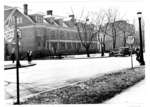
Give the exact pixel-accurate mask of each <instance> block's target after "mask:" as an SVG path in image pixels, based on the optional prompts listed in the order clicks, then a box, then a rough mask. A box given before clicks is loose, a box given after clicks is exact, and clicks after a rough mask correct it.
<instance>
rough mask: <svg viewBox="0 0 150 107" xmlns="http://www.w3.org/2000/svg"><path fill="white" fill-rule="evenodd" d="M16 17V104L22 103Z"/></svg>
mask: <svg viewBox="0 0 150 107" xmlns="http://www.w3.org/2000/svg"><path fill="white" fill-rule="evenodd" d="M14 19H15V30H14V37H15V40H16V86H17V87H16V88H17V102H16V104H20V93H19V66H20V63H19V35H18V33H17V16H14Z"/></svg>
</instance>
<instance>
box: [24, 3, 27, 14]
mask: <svg viewBox="0 0 150 107" xmlns="http://www.w3.org/2000/svg"><path fill="white" fill-rule="evenodd" d="M23 6H24V14H25V15H28V4H24V5H23Z"/></svg>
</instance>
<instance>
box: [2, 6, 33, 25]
mask: <svg viewBox="0 0 150 107" xmlns="http://www.w3.org/2000/svg"><path fill="white" fill-rule="evenodd" d="M16 11H18V12H20V11H19V10H18V9H17V8H16V7H10V6H4V21H5V24H6V23H7V22H8V20H9V19H10V18H11V17H12V15H13V14H14V13H15V12H16ZM20 13H21V12H20ZM21 14H22V15H23V16H24V17H26V18H27V19H28V20H29V21H30V22H31V23H34V22H33V21H32V20H31V18H30V17H29V16H27V15H25V14H23V13H21Z"/></svg>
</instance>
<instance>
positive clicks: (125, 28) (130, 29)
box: [118, 21, 135, 47]
mask: <svg viewBox="0 0 150 107" xmlns="http://www.w3.org/2000/svg"><path fill="white" fill-rule="evenodd" d="M118 29H119V30H120V31H121V32H122V33H123V46H124V47H126V39H127V37H128V36H134V35H135V26H134V25H133V24H129V23H128V22H127V21H122V22H121V23H119V24H118Z"/></svg>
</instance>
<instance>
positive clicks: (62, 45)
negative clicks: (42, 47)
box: [46, 41, 97, 50]
mask: <svg viewBox="0 0 150 107" xmlns="http://www.w3.org/2000/svg"><path fill="white" fill-rule="evenodd" d="M46 43H47V44H46V48H47V49H49V50H53V49H58V50H72V49H73V50H77V49H84V47H83V45H82V44H81V43H79V42H50V41H47V42H46ZM90 48H91V49H97V44H96V43H92V44H91V45H90Z"/></svg>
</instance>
